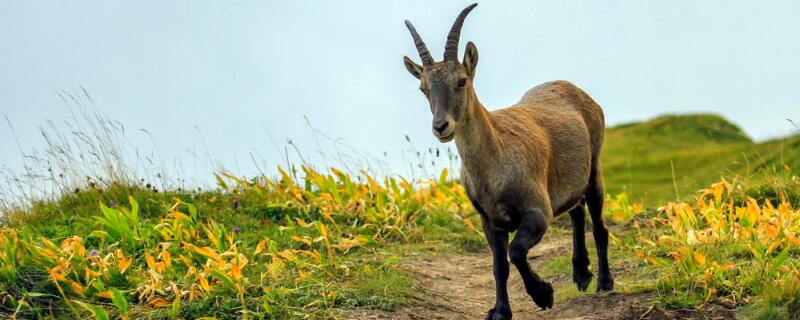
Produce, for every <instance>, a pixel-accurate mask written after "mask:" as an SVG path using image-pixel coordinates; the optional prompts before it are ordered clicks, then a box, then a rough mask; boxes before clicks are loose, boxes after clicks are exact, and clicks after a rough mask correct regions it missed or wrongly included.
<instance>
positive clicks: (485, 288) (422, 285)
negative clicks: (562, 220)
mask: <svg viewBox="0 0 800 320" xmlns="http://www.w3.org/2000/svg"><path fill="white" fill-rule="evenodd" d="M588 237H591V235H587V238H588ZM571 241H572V240H571V238H570V237H569V236H555V237H553V236H551V237H548V236H545V239H543V241H542V243H540V244H539V245H537V246H536V247H534V248H533V250H531V252H530V254H529V256H528V259H529V261H530V263H531V266H532V267H533V269H534V270H538V269H540V267H541V266H542V265H544V264H545V263H546V262H547V261H550V260H551V259H553V258H554V257H557V256H560V255H564V254H565V253H569V252H571V250H572V242H571ZM591 259H592V261H593V264H592V265H595V262H596V260H595V259H596V257H593V256H592V257H591ZM401 268H404V269H405V270H407V271H408V272H410V273H411V274H412V276H413V277H414V279H415V282H416V285H417V287H418V288H419V290H420V291H421V292H420V293H419V294H418V295H416V297H415V298H414V301H412V303H410V304H409V305H406V306H402V307H399V308H398V309H397V310H395V311H394V312H387V311H376V310H358V311H355V312H349V313H346V314H345V315H344V317H345V318H348V319H375V320H378V319H379V320H384V319H420V320H421V319H426V320H427V319H484V317H485V314H486V312H487V311H488V310H489V309H490V308H492V307H493V305H494V300H495V291H494V278H493V275H492V257H491V254H490V253H489V252H488V249H487V251H486V252H480V253H474V254H452V253H447V254H433V255H423V256H416V257H408V258H407V259H405V261H404V262H403V263H402V264H401ZM616 269H617V270H615V268H614V267H613V266H612V272H615V271H616V272H617V273H619V272H625V270H619V269H618V268H616ZM594 273H595V274H596V270H595V271H594ZM615 274H616V273H615ZM596 279H597V278H596V276H595V278H594V279H592V281H596ZM545 280H547V281H548V282H550V283H551V284H553V287H554V288H555V289H556V292H558V290H559V289H558V288H559V287H562V286H565V285H573V284H572V268H571V266H570V267H569V268H568V270H564V272H563V274H557V275H553V276H550V277H545ZM508 291H509V298H510V302H511V309H512V311H513V313H514V314H513V317H514V319H515V320H529V319H733V318H734V317H733V314H732V313H731V312H730V311H729V310H727V309H724V308H720V309H719V310H716V309H714V308H713V306H712V308H710V310H706V312H705V313H702V314H700V313H697V312H692V311H667V310H663V309H661V308H659V307H657V306H656V307H654V306H653V303H652V302H651V300H652V299H653V298H654V294H652V293H625V292H618V291H617V292H612V293H602V294H595V293H593V292H591V293H586V294H583V295H581V296H578V297H575V298H572V299H569V300H564V301H559V300H558V296H556V301H555V304H554V306H553V308H552V309H549V310H541V309H540V308H539V307H537V306H536V305H535V304H534V303H533V301H532V300H531V299H530V297H529V296H528V295H527V293H525V288H524V286H523V283H522V279H521V278H520V277H519V273H518V272H516V269H515V268H514V267H513V266H512V267H511V275H510V277H509V281H508ZM709 311H711V312H709Z"/></svg>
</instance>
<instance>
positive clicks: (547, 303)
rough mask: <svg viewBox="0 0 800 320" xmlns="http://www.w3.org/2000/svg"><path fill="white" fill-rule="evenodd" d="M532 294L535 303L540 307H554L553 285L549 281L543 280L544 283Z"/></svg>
mask: <svg viewBox="0 0 800 320" xmlns="http://www.w3.org/2000/svg"><path fill="white" fill-rule="evenodd" d="M528 294H530V296H531V298H533V303H535V304H536V305H537V306H539V308H542V309H543V310H544V309H550V308H552V307H553V286H551V285H550V284H549V283H547V282H542V285H541V286H540V287H539V288H538V289H537V290H536V292H534V293H530V292H529V293H528Z"/></svg>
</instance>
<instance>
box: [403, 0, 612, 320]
mask: <svg viewBox="0 0 800 320" xmlns="http://www.w3.org/2000/svg"><path fill="white" fill-rule="evenodd" d="M475 6H476V5H474V4H473V5H471V6H469V7H467V8H466V9H464V10H463V11H462V12H461V14H459V16H458V18H456V22H455V23H454V24H453V27H452V28H451V31H450V34H449V35H448V41H447V46H446V48H445V54H444V57H445V59H444V61H440V62H435V61H434V60H433V58H432V57H431V56H430V52H429V51H428V50H427V48H426V47H425V43H424V42H423V41H422V39H421V38H420V37H419V34H418V33H417V32H416V30H415V29H414V27H413V25H412V24H411V22H409V21H406V26H407V27H408V29H409V31H410V32H411V35H412V37H413V38H414V43H415V45H416V46H417V50H418V51H419V53H420V57H421V58H422V60H423V65H418V64H416V63H414V62H413V61H412V60H411V59H409V58H408V57H404V64H405V67H406V69H407V70H408V71H409V72H410V73H411V74H412V75H413V76H414V77H416V78H418V79H419V80H420V90H421V91H422V92H423V93H424V94H425V97H426V98H427V99H428V103H429V104H430V107H431V113H432V114H433V121H432V123H431V124H432V130H433V134H434V135H435V136H436V137H437V138H438V139H439V140H440V141H441V142H448V141H450V140H453V139H455V143H456V147H457V148H458V153H459V155H460V156H461V159H462V165H461V180H462V182H463V184H464V186H465V188H466V190H467V194H468V196H469V199H470V201H472V204H473V205H474V207H475V209H476V210H477V211H478V213H480V215H481V219H482V222H483V230H484V234H485V235H486V239H487V240H488V242H489V247H490V248H491V249H492V256H493V261H494V263H493V268H494V276H495V284H496V291H497V294H496V298H497V300H496V301H495V307H494V308H492V309H491V310H489V312H488V314H487V316H486V319H495V320H497V319H510V318H511V308H510V306H509V302H508V291H507V290H508V289H507V280H508V273H509V259H510V260H511V262H512V263H513V264H514V266H516V267H517V270H518V271H519V273H520V275H521V277H522V280H523V282H524V284H525V290H526V291H527V292H528V294H529V295H530V296H531V298H532V299H533V301H534V303H536V304H537V305H538V306H540V307H542V308H550V307H552V306H553V288H552V286H551V285H550V284H549V283H547V282H545V281H544V280H542V279H541V278H540V277H539V276H538V275H537V274H536V273H535V272H534V271H533V270H532V269H531V267H530V265H529V263H528V260H527V254H528V251H529V250H530V249H531V248H532V247H533V246H535V245H536V244H537V243H539V241H540V240H541V239H542V237H543V236H544V232H545V231H546V230H547V227H548V225H549V224H550V222H551V221H552V220H553V218H554V217H555V216H558V215H560V214H562V213H564V212H569V214H570V218H571V220H572V224H573V257H572V265H573V282H575V284H576V285H577V286H578V289H579V290H581V291H583V290H586V288H587V287H588V285H589V283H590V282H591V279H592V276H593V275H592V273H591V272H590V271H589V257H588V252H587V250H586V244H585V239H584V225H585V216H586V213H585V211H584V205H585V206H586V207H588V208H589V213H590V216H591V218H592V224H593V235H594V238H595V245H596V246H597V252H598V261H599V272H600V275H599V277H598V285H597V289H598V291H605V290H612V289H613V285H614V282H613V279H612V277H611V273H610V271H609V268H608V230H606V228H605V226H603V220H602V211H603V198H604V191H603V175H602V169H601V167H600V149H601V148H602V145H603V132H604V130H605V125H604V122H605V121H604V119H603V110H602V109H601V108H600V106H599V105H597V103H595V102H594V100H592V98H590V97H589V95H587V94H586V93H585V92H583V91H582V90H581V89H579V88H578V87H576V86H575V85H573V84H571V83H569V82H566V81H553V82H548V83H544V84H541V85H539V86H536V87H534V88H532V89H531V90H528V92H526V93H525V95H524V96H523V97H522V99H521V100H520V101H519V102H518V103H517V104H515V105H513V106H511V107H508V108H505V109H500V110H496V111H493V112H489V111H487V110H486V108H484V107H483V105H482V104H481V103H480V101H479V100H478V96H477V94H476V93H475V89H474V87H473V85H472V80H473V79H474V77H475V70H476V68H477V63H478V49H477V48H476V47H475V44H473V43H472V42H469V43H467V47H466V51H465V53H464V59H463V62H461V63H459V62H458V61H457V59H458V57H457V55H456V54H455V53H454V50H457V48H458V38H459V36H460V32H461V25H462V23H463V22H464V19H465V18H466V16H467V14H468V13H469V12H470V11H471V10H472V9H473V8H474V7H475ZM514 231H516V235H515V236H514V239H513V240H512V241H511V242H510V243H509V241H508V240H509V239H508V238H509V233H510V232H514Z"/></svg>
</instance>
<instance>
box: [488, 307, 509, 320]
mask: <svg viewBox="0 0 800 320" xmlns="http://www.w3.org/2000/svg"><path fill="white" fill-rule="evenodd" d="M485 319H486V320H511V309H509V308H500V309H498V308H492V309H491V310H489V312H488V313H487V314H486V318H485Z"/></svg>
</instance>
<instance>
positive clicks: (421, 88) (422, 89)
mask: <svg viewBox="0 0 800 320" xmlns="http://www.w3.org/2000/svg"><path fill="white" fill-rule="evenodd" d="M419 91H422V93H424V94H428V92H427V91H426V90H425V88H423V87H420V88H419Z"/></svg>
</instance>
